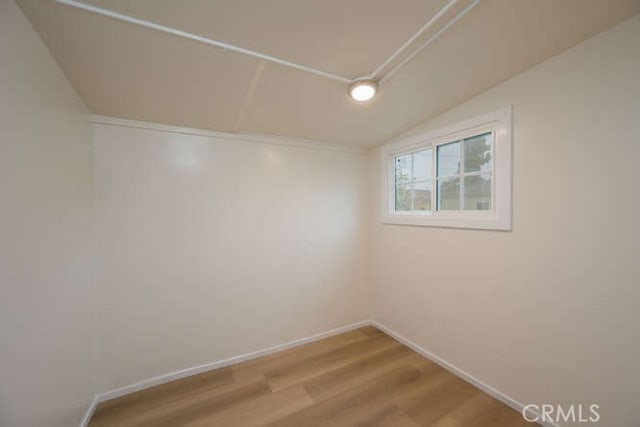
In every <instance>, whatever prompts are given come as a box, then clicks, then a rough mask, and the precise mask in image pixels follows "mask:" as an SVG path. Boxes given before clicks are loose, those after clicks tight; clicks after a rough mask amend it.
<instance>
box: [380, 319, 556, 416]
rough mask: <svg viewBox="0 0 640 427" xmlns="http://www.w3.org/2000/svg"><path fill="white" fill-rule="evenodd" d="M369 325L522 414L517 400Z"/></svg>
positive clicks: (398, 336) (425, 351)
mask: <svg viewBox="0 0 640 427" xmlns="http://www.w3.org/2000/svg"><path fill="white" fill-rule="evenodd" d="M371 325H372V326H375V327H376V328H378V329H380V330H381V331H382V332H384V333H386V334H387V335H390V336H392V337H393V338H395V339H396V340H398V341H400V342H401V343H402V344H404V345H406V346H407V347H409V348H410V349H412V350H413V351H415V352H416V353H418V354H420V355H422V356H424V357H426V358H427V359H429V360H431V361H432V362H434V363H436V364H438V365H440V366H441V367H443V368H444V369H446V370H447V371H449V372H451V373H452V374H454V375H455V376H457V377H459V378H462V379H463V380H465V381H466V382H468V383H470V384H472V385H474V386H475V387H476V388H479V389H480V390H482V391H484V392H485V393H487V394H488V395H489V396H492V397H494V398H496V399H498V400H499V401H501V402H502V403H504V404H505V405H507V406H509V407H511V408H513V409H514V410H516V411H518V412H519V413H522V410H523V409H524V406H525V405H524V404H522V403H520V402H518V401H517V400H515V399H513V398H511V397H509V396H507V395H506V394H505V393H503V392H501V391H500V390H498V389H496V388H494V387H492V386H490V385H489V384H487V383H485V382H483V381H481V380H479V379H478V378H476V377H474V376H473V375H471V374H469V373H468V372H465V371H464V370H462V369H460V368H458V367H457V366H455V365H452V364H451V363H449V362H447V361H446V360H444V359H442V358H441V357H440V356H437V355H435V354H433V353H431V352H430V351H428V350H425V349H424V348H422V347H420V346H419V345H418V344H416V343H414V342H413V341H411V340H409V339H407V338H405V337H403V336H402V335H400V334H399V333H397V332H395V331H393V330H391V329H389V328H387V327H386V326H384V325H383V324H382V323H380V322H378V321H377V320H372V321H371ZM528 413H529V414H531V415H533V416H537V417H538V418H540V414H538V413H536V412H535V411H531V410H529V412H528ZM532 425H533V424H532ZM542 425H543V426H544V427H561V426H560V425H559V424H556V423H554V422H552V421H546V422H542Z"/></svg>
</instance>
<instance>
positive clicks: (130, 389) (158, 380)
mask: <svg viewBox="0 0 640 427" xmlns="http://www.w3.org/2000/svg"><path fill="white" fill-rule="evenodd" d="M369 325H370V326H374V327H376V328H378V329H380V330H381V331H383V332H384V333H386V334H388V335H390V336H391V337H393V338H395V339H396V340H398V341H400V342H401V343H402V344H404V345H406V346H407V347H409V348H411V349H412V350H414V351H415V352H416V353H418V354H420V355H422V356H424V357H426V358H427V359H429V360H431V361H433V362H434V363H437V364H438V365H440V366H442V367H443V368H444V369H446V370H448V371H449V372H451V373H452V374H454V375H456V376H457V377H460V378H462V379H463V380H465V381H467V382H468V383H470V384H473V385H474V386H475V387H477V388H479V389H480V390H482V391H484V392H485V393H487V394H488V395H490V396H492V397H494V398H496V399H498V400H499V401H501V402H502V403H504V404H505V405H507V406H509V407H511V408H513V409H514V410H516V411H518V412H522V409H523V408H524V405H523V404H522V403H520V402H518V401H516V400H515V399H513V398H511V397H509V396H507V395H506V394H505V393H503V392H501V391H500V390H497V389H495V388H494V387H492V386H490V385H489V384H486V383H485V382H483V381H481V380H479V379H477V378H476V377H474V376H473V375H471V374H469V373H467V372H465V371H464V370H462V369H460V368H458V367H457V366H454V365H452V364H451V363H449V362H447V361H446V360H444V359H442V358H441V357H439V356H437V355H435V354H433V353H431V352H430V351H428V350H425V349H424V348H422V347H420V346H419V345H417V344H416V343H414V342H413V341H410V340H409V339H407V338H405V337H403V336H402V335H400V334H399V333H397V332H395V331H393V330H391V329H389V328H388V327H386V326H384V325H383V324H381V323H380V322H378V321H376V320H362V321H360V322H356V323H352V324H349V325H345V326H341V327H339V328H335V329H331V330H329V331H326V332H322V333H319V334H315V335H311V336H308V337H304V338H299V339H297V340H293V341H289V342H286V343H284V344H280V345H276V346H273V347H269V348H265V349H262V350H257V351H253V352H250V353H245V354H241V355H238V356H233V357H229V358H227V359H223V360H218V361H215V362H210V363H206V364H203V365H199V366H194V367H191V368H186V369H182V370H179V371H175V372H170V373H167V374H164V375H160V376H157V377H155V378H151V379H148V380H144V381H140V382H138V383H135V384H130V385H127V386H124V387H120V388H117V389H114V390H109V391H107V392H104V393H100V394H98V395H97V396H96V397H95V398H94V400H93V402H92V403H91V405H90V406H89V408H88V409H87V412H86V414H85V416H84V418H83V420H82V423H81V424H80V427H86V426H87V424H88V422H89V420H90V419H91V416H92V415H93V412H94V411H95V409H96V407H97V406H98V404H99V403H100V402H104V401H105V400H110V399H115V398H116V397H120V396H124V395H126V394H130V393H134V392H136V391H140V390H144V389H146V388H149V387H153V386H156V385H160V384H164V383H167V382H169V381H174V380H178V379H181V378H185V377H189V376H192V375H197V374H200V373H203V372H207V371H211V370H214V369H219V368H223V367H225V366H229V365H233V364H236V363H240V362H245V361H247V360H251V359H256V358H258V357H262V356H267V355H269V354H272V353H277V352H278V351H282V350H286V349H289V348H293V347H298V346H301V345H304V344H308V343H311V342H314V341H318V340H321V339H323V338H328V337H331V336H333V335H338V334H342V333H344V332H348V331H351V330H353V329H357V328H361V327H363V326H369ZM530 413H531V414H532V415H539V414H536V413H535V412H533V411H531V412H530ZM542 425H543V426H545V427H561V426H560V425H559V424H556V423H554V422H549V421H547V422H544V423H542Z"/></svg>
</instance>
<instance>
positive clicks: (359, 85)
mask: <svg viewBox="0 0 640 427" xmlns="http://www.w3.org/2000/svg"><path fill="white" fill-rule="evenodd" d="M377 91H378V83H377V82H376V81H375V80H357V81H355V82H353V83H351V85H350V86H349V96H351V98H353V99H355V100H356V101H359V102H363V101H368V100H370V99H371V98H373V96H374V95H375V94H376V92H377Z"/></svg>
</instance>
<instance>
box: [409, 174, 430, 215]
mask: <svg viewBox="0 0 640 427" xmlns="http://www.w3.org/2000/svg"><path fill="white" fill-rule="evenodd" d="M432 187H433V186H432V184H431V181H424V182H414V183H413V194H414V196H413V197H414V199H413V210H415V211H430V210H431V190H432Z"/></svg>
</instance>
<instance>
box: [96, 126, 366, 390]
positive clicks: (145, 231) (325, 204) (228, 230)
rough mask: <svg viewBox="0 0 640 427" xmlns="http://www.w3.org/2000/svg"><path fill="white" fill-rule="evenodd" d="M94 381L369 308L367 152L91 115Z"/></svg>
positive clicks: (205, 356)
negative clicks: (139, 125) (95, 244)
mask: <svg viewBox="0 0 640 427" xmlns="http://www.w3.org/2000/svg"><path fill="white" fill-rule="evenodd" d="M95 154H96V198H97V202H96V207H97V212H98V224H99V227H100V236H99V256H98V259H99V268H98V270H99V273H98V281H99V294H98V301H99V310H98V311H99V314H98V318H99V320H98V322H99V327H98V342H99V349H98V354H99V357H100V363H99V369H100V372H99V385H98V388H99V391H107V390H110V389H113V388H115V387H120V386H124V385H128V384H131V383H134V382H136V381H140V380H146V379H149V378H151V377H154V376H157V375H161V374H165V373H168V372H171V371H175V370H178V369H183V368H188V367H192V366H196V365H198V364H202V363H206V362H212V361H216V360H220V359H224V358H227V357H230V356H234V355H237V354H241V353H246V352H249V351H253V350H258V349H262V348H266V347H269V346H273V345H276V344H281V343H283V342H286V341H290V340H293V339H297V338H301V337H305V336H308V335H311V334H315V333H319V332H324V331H326V330H329V329H331V328H334V327H338V326H341V325H345V324H348V323H351V322H355V321H359V320H363V319H367V318H369V316H370V313H369V311H368V308H369V305H368V300H367V294H366V291H367V289H365V286H366V283H365V267H366V260H367V248H366V245H365V237H366V236H365V233H364V232H365V231H366V224H365V222H364V218H365V217H364V215H365V208H366V206H367V205H368V202H367V201H366V200H365V196H366V193H367V186H368V180H367V175H366V172H367V169H366V168H367V158H366V156H365V155H363V154H361V153H347V152H340V151H332V150H326V149H316V148H309V147H306V148H303V147H292V146H283V145H273V144H263V143H254V142H243V141H238V140H226V139H224V138H216V137H207V136H198V135H187V134H181V133H174V132H166V131H160V130H148V129H136V128H131V127H123V126H113V125H108V124H96V125H95Z"/></svg>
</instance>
